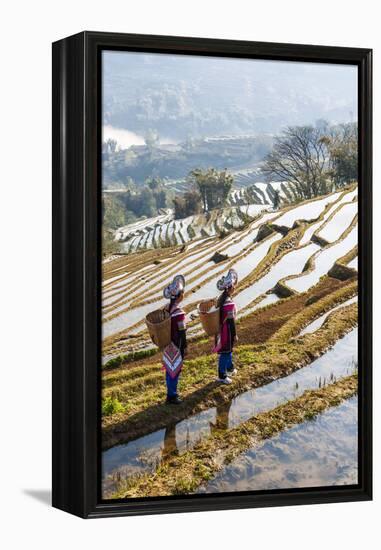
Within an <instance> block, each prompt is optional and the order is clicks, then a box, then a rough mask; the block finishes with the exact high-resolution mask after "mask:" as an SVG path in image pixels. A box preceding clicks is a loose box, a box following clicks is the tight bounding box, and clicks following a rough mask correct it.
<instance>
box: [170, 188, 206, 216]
mask: <svg viewBox="0 0 381 550" xmlns="http://www.w3.org/2000/svg"><path fill="white" fill-rule="evenodd" d="M173 208H174V211H175V212H174V214H175V219H176V220H179V219H181V218H187V217H188V216H193V215H195V214H199V213H200V210H201V197H200V195H199V193H198V192H197V191H196V190H194V191H187V192H186V193H184V194H183V195H180V196H179V197H175V198H174V199H173Z"/></svg>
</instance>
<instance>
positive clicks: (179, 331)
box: [163, 275, 187, 405]
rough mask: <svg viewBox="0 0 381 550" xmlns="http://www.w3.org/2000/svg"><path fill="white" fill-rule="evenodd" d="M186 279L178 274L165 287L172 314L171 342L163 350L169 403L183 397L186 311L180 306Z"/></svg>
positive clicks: (178, 400)
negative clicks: (180, 393) (180, 390)
mask: <svg viewBox="0 0 381 550" xmlns="http://www.w3.org/2000/svg"><path fill="white" fill-rule="evenodd" d="M184 289H185V279H184V277H183V275H176V277H175V278H174V279H173V281H172V283H170V284H169V285H168V286H167V287H165V289H164V291H163V294H164V298H167V299H168V300H169V304H168V306H167V307H166V310H167V311H168V312H169V314H170V316H171V343H170V344H169V346H167V347H166V348H165V349H164V352H163V367H164V369H165V371H166V373H165V380H166V384H167V403H170V404H173V405H178V404H179V403H181V399H180V398H179V396H178V393H177V384H178V381H179V376H180V372H181V369H182V366H183V359H184V356H185V354H186V351H187V338H186V324H185V312H184V311H183V310H182V309H181V307H180V302H181V301H182V299H183V297H184Z"/></svg>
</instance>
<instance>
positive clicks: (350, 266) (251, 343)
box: [102, 186, 358, 498]
mask: <svg viewBox="0 0 381 550" xmlns="http://www.w3.org/2000/svg"><path fill="white" fill-rule="evenodd" d="M262 206H263V205H262ZM165 215H167V216H168V215H169V213H167V214H165ZM161 222H162V223H163V224H165V223H168V220H167V221H166V220H165V219H163V220H161ZM170 223H171V222H170ZM137 229H138V228H137ZM357 255H358V252H357V187H353V186H352V187H351V188H347V189H345V190H341V191H339V192H335V193H331V194H330V195H326V196H324V197H319V198H317V199H314V200H311V201H305V202H303V203H299V204H296V205H292V206H285V207H283V208H281V210H279V211H271V210H270V211H266V210H265V211H263V212H261V213H260V214H259V215H257V217H256V218H254V219H253V220H252V221H250V222H249V223H248V224H246V225H245V227H244V229H242V230H240V231H236V230H233V231H231V232H230V234H228V235H227V236H225V237H223V238H220V237H217V236H211V237H205V238H198V239H196V240H194V242H192V243H189V244H187V245H184V244H182V245H177V246H171V247H168V248H157V249H151V250H146V251H142V252H138V253H135V254H129V255H127V256H124V257H119V258H114V259H113V260H112V261H109V262H107V263H104V267H103V269H104V281H103V366H104V368H103V388H104V389H103V403H104V411H106V412H104V415H103V421H102V423H103V430H102V433H103V448H104V452H103V490H104V492H105V494H106V495H107V496H108V498H116V497H125V496H160V495H171V494H183V493H185V494H186V493H191V492H216V491H217V492H218V491H220V490H247V489H250V488H253V489H257V488H269V487H270V488H271V483H274V479H273V476H274V475H275V473H268V474H267V475H264V476H262V477H261V476H259V477H257V476H255V477H252V475H251V471H252V470H251V468H252V464H253V460H254V459H253V453H255V452H256V451H257V450H258V452H260V453H262V454H263V455H264V457H265V458H264V464H266V463H268V464H271V462H272V461H276V460H277V458H276V455H274V454H273V453H274V452H275V453H276V452H278V451H277V449H279V446H281V447H282V449H283V451H282V452H286V453H287V456H288V457H289V462H288V464H289V468H290V467H292V468H294V469H295V474H293V475H294V478H292V479H293V481H292V482H290V480H289V479H288V478H287V475H286V472H285V471H284V469H283V468H282V467H281V466H279V465H278V466H277V469H276V475H277V476H278V477H279V479H278V481H277V483H278V485H277V486H279V487H289V486H293V487H294V486H303V483H312V481H306V479H307V480H308V472H309V471H310V468H311V467H313V468H314V469H315V470H316V469H317V470H318V469H319V468H321V467H322V466H321V463H319V461H315V460H314V459H313V458H311V455H309V454H308V446H307V445H309V444H310V443H308V441H309V440H308V439H306V438H307V434H308V428H307V424H306V423H308V421H309V420H310V419H311V418H318V423H317V425H316V434H315V435H316V438H317V439H316V440H317V441H319V445H320V446H321V449H325V452H334V453H337V454H338V455H340V456H341V457H342V460H343V461H344V462H345V463H347V464H348V466H347V470H342V469H334V470H333V471H332V472H331V473H330V474H329V477H328V478H327V482H329V484H339V485H340V484H342V483H354V482H355V481H356V475H357V470H356V467H355V466H354V464H356V457H355V454H353V453H352V452H351V450H350V449H351V448H352V447H353V446H354V445H355V439H351V437H352V436H350V435H349V434H353V433H355V432H354V431H353V429H354V428H353V426H354V425H355V424H356V422H357V420H356V417H355V411H356V403H357V401H356V392H357V370H356V368H357V351H356V342H357V332H356V325H357ZM230 267H234V268H235V269H236V270H237V271H238V274H239V284H238V287H237V289H236V292H235V298H234V301H235V303H236V304H237V307H238V311H239V313H238V325H237V330H238V335H239V342H238V345H237V348H236V350H235V352H234V357H235V365H236V367H238V375H237V376H236V377H234V382H233V384H232V385H231V386H228V387H226V388H223V389H222V388H221V385H218V384H217V383H216V382H215V368H216V367H215V362H216V359H215V354H212V353H211V342H210V341H209V340H208V339H207V338H205V335H204V333H203V330H202V328H201V325H200V322H199V319H198V314H197V304H198V303H199V302H200V301H201V300H203V299H207V298H211V297H213V296H215V295H216V294H217V291H216V281H217V279H218V278H219V277H220V276H221V274H222V273H226V271H227V269H228V268H230ZM177 273H182V274H184V276H185V279H186V283H187V284H186V292H185V298H184V302H183V303H184V309H185V310H186V312H187V317H188V339H189V355H188V356H187V357H186V361H185V366H184V370H183V373H182V375H181V381H180V391H181V394H182V396H183V397H184V401H183V403H182V404H181V405H180V406H178V407H175V408H169V409H168V405H165V404H164V403H163V400H164V398H165V385H164V383H163V373H162V370H161V354H160V353H159V352H158V351H157V349H156V348H155V347H154V346H153V345H152V343H151V341H150V338H149V336H148V333H147V330H146V328H145V324H144V317H145V315H146V314H147V313H148V312H150V311H152V310H153V309H157V308H160V307H162V306H163V305H164V304H165V300H164V299H163V297H162V289H163V286H164V285H165V284H166V283H167V282H168V281H169V280H170V279H171V278H172V277H173V276H174V275H175V274H177ZM142 390H144V391H142ZM320 424H321V430H323V431H321V430H320V428H319V426H320ZM319 430H320V431H319ZM268 438H270V440H269V441H270V442H271V447H268V446H267V444H266V440H267V439H268ZM295 438H298V439H297V440H295ZM349 441H350V442H351V443H350V445H351V447H350V449H349V448H348V447H346V446H347V445H348V442H349ZM353 448H354V447H353ZM296 450H297V451H296ZM216 452H217V453H218V456H219V459H218V461H216V460H215V453H216ZM322 452H323V451H322ZM298 453H299V454H298ZM255 460H257V458H256V459H255ZM311 460H312V463H311ZM261 467H263V466H261ZM264 471H267V469H266V468H265V470H264ZM237 472H238V473H237ZM274 472H275V471H274ZM324 475H328V474H327V473H326V472H324V469H323V471H322V472H321V473H320V474H319V475H317V478H316V483H317V484H319V483H320V484H321V479H323V480H324ZM306 476H307V477H306ZM322 476H323V477H322ZM269 483H270V485H269Z"/></svg>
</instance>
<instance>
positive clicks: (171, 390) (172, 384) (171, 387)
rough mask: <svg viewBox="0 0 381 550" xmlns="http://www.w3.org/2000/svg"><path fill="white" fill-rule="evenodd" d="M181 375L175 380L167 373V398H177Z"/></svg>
mask: <svg viewBox="0 0 381 550" xmlns="http://www.w3.org/2000/svg"><path fill="white" fill-rule="evenodd" d="M179 376H180V373H179V374H177V375H176V376H175V377H174V378H171V377H170V376H169V374H168V373H167V372H166V373H165V381H166V383H167V397H169V398H171V397H176V396H177V384H178V381H179Z"/></svg>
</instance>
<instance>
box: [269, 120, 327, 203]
mask: <svg viewBox="0 0 381 550" xmlns="http://www.w3.org/2000/svg"><path fill="white" fill-rule="evenodd" d="M325 138H326V127H325V126H324V125H319V127H317V128H316V127H313V126H289V127H288V128H286V130H284V132H283V133H282V134H281V135H280V136H278V137H276V138H275V140H274V145H273V149H272V151H271V152H270V153H269V154H268V155H267V156H266V158H265V161H264V164H263V166H262V171H263V173H264V174H265V175H266V176H267V177H268V178H275V179H277V180H279V179H281V180H283V181H289V182H292V183H293V184H294V187H295V189H296V191H297V194H298V195H299V197H300V198H302V199H310V198H312V197H316V196H318V195H321V194H324V193H327V192H328V191H329V174H328V168H329V150H328V147H327V142H326V139H325Z"/></svg>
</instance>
